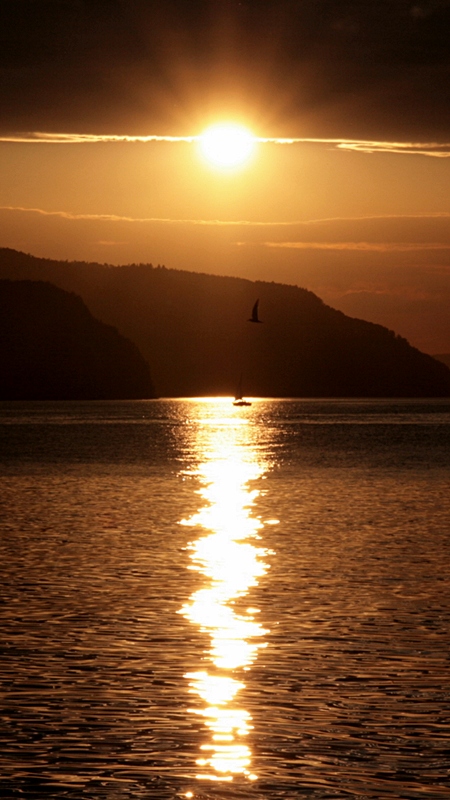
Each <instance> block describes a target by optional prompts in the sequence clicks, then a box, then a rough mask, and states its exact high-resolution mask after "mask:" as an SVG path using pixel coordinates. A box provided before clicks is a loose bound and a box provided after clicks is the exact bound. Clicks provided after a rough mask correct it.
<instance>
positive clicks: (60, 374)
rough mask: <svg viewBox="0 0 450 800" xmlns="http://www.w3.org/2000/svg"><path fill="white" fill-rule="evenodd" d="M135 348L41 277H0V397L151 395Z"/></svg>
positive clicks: (146, 371)
mask: <svg viewBox="0 0 450 800" xmlns="http://www.w3.org/2000/svg"><path fill="white" fill-rule="evenodd" d="M153 396H154V390H153V386H152V382H151V379H150V371H149V367H148V365H147V364H146V362H145V361H144V359H143V357H142V356H141V354H140V353H139V351H138V349H137V347H136V346H135V345H134V344H133V343H132V342H130V341H127V339H125V338H124V337H123V336H121V335H120V334H119V333H118V332H117V330H115V328H112V327H110V326H109V325H105V324H104V323H103V322H99V321H98V320H96V319H94V317H93V316H92V315H91V314H90V312H89V311H88V309H87V308H86V306H85V304H84V303H83V301H82V299H81V298H80V297H77V296H76V295H75V294H71V293H69V292H66V291H63V290H62V289H58V288H57V287H56V286H52V285H50V284H49V283H43V282H40V281H35V282H33V281H9V280H0V399H1V400H75V399H76V400H80V399H83V400H97V399H118V398H142V397H153Z"/></svg>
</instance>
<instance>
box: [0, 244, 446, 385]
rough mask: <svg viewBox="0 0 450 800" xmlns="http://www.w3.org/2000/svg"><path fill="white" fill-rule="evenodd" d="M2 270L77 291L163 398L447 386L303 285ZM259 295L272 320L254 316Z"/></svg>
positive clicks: (41, 264)
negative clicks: (136, 353)
mask: <svg viewBox="0 0 450 800" xmlns="http://www.w3.org/2000/svg"><path fill="white" fill-rule="evenodd" d="M0 277H8V278H14V279H32V280H45V281H50V282H51V283H53V284H55V285H57V286H59V287H61V288H63V289H66V290H69V291H73V292H76V293H77V294H79V295H80V296H81V297H82V298H83V300H84V302H85V303H86V305H87V306H88V308H89V309H90V311H91V312H92V314H94V316H95V317H97V318H98V319H100V320H102V321H103V322H105V323H107V324H109V325H114V326H116V327H117V328H118V329H119V330H120V331H121V333H122V334H123V335H125V336H126V337H127V338H129V339H131V340H132V341H133V342H134V343H135V344H136V345H137V346H138V347H139V349H140V351H141V352H142V354H143V356H144V357H145V359H146V360H147V361H148V363H149V365H150V368H151V371H152V377H153V380H154V382H155V387H156V391H157V393H158V395H159V396H166V397H180V396H181V397H182V396H198V395H209V394H234V391H235V387H236V385H237V381H238V378H239V375H240V374H241V373H242V375H243V391H244V394H246V395H255V396H266V397H314V396H315V397H427V396H428V397H439V396H441V397H442V396H450V370H449V369H448V368H447V367H446V366H445V365H444V364H443V363H441V362H438V361H436V360H435V359H433V358H432V357H431V356H429V355H426V354H425V353H421V352H420V351H419V350H417V349H416V348H414V347H411V345H410V344H409V343H408V342H407V341H406V340H405V339H403V338H402V337H400V336H397V335H396V334H395V333H394V332H393V331H390V330H388V329H387V328H384V327H382V326H381V325H375V324H373V323H370V322H365V321H363V320H358V319H353V318H350V317H347V316H346V315H345V314H343V313H342V312H340V311H336V310H335V309H332V308H330V307H329V306H326V305H325V304H324V303H323V302H322V301H321V300H320V299H319V298H318V297H317V296H316V295H314V294H313V293H312V292H309V291H307V290H306V289H300V288H298V287H296V286H287V285H284V284H277V283H267V282H260V281H256V282H255V281H249V280H245V279H242V278H230V277H221V276H216V275H207V274H202V273H195V272H185V271H180V270H170V269H165V268H164V267H153V266H152V265H151V264H129V265H126V266H121V267H114V266H109V265H107V264H96V263H92V264H90V263H86V262H61V261H54V260H49V259H42V258H36V257H34V256H31V255H27V254H24V253H20V252H17V251H15V250H9V249H1V250H0ZM258 298H259V301H260V302H259V315H260V319H261V320H262V322H263V324H261V325H252V324H250V323H248V321H247V320H248V318H249V315H250V313H251V309H252V307H253V305H254V302H255V301H256V299H258Z"/></svg>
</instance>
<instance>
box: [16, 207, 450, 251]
mask: <svg viewBox="0 0 450 800" xmlns="http://www.w3.org/2000/svg"><path fill="white" fill-rule="evenodd" d="M0 211H11V212H19V213H24V214H27V213H29V214H40V215H42V216H45V217H61V218H63V219H68V220H93V221H97V220H98V221H105V222H136V223H151V222H154V223H162V224H168V225H205V226H219V227H220V226H223V227H230V228H232V227H235V228H237V227H241V226H242V227H247V228H281V229H283V230H284V229H286V228H301V229H306V230H307V229H310V228H314V227H315V226H322V225H327V224H328V223H340V222H342V223H346V224H348V223H350V224H351V223H359V222H376V221H380V222H383V221H385V220H391V221H396V220H398V221H400V220H405V221H408V220H411V221H413V220H450V212H449V211H432V212H427V211H424V212H418V213H416V214H379V215H373V214H369V215H367V216H358V217H323V218H320V219H309V220H291V221H267V220H248V219H235V220H224V219H189V218H178V219H172V218H170V217H130V216H122V215H120V214H85V213H83V214H77V213H75V212H73V211H62V210H56V211H49V210H48V209H44V208H34V207H28V206H0ZM237 244H240V245H245V244H247V242H237ZM261 244H265V245H266V246H271V247H304V246H313V245H314V244H316V245H317V246H318V247H319V246H321V245H324V243H323V242H299V241H290V242H262V243H261ZM337 244H343V243H342V242H341V243H339V242H338V243H337ZM344 244H345V243H344ZM357 244H360V243H357ZM363 244H367V243H363ZM333 246H334V245H333ZM358 249H359V248H358Z"/></svg>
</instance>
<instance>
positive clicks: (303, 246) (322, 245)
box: [236, 242, 450, 253]
mask: <svg viewBox="0 0 450 800" xmlns="http://www.w3.org/2000/svg"><path fill="white" fill-rule="evenodd" d="M236 244H237V245H245V244H247V243H246V242H236ZM261 244H262V245H263V246H264V247H285V248H288V249H291V250H360V251H371V252H377V253H394V252H396V253H406V252H408V251H410V250H450V244H446V243H443V242H262V243H261Z"/></svg>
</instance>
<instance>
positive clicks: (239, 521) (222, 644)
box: [180, 400, 273, 782]
mask: <svg viewBox="0 0 450 800" xmlns="http://www.w3.org/2000/svg"><path fill="white" fill-rule="evenodd" d="M224 403H227V406H228V405H231V400H226V401H224V400H217V401H214V402H211V403H208V404H206V403H203V404H201V405H202V406H203V411H204V412H205V417H204V418H202V419H200V418H199V419H198V423H199V425H198V434H197V436H196V443H195V448H196V450H197V453H198V456H199V459H200V463H199V467H198V470H195V471H194V473H193V474H194V475H195V476H196V477H198V478H199V479H200V482H201V489H200V492H199V494H200V495H201V497H202V500H203V503H204V504H203V505H202V507H201V508H200V510H199V511H198V512H197V513H196V514H194V516H193V517H191V518H190V519H188V520H183V521H182V524H184V525H188V526H194V527H196V528H198V529H199V536H198V538H197V539H196V540H195V541H193V542H191V543H190V545H189V547H188V549H189V550H190V553H191V556H190V558H191V566H190V568H191V569H193V570H194V571H196V572H198V573H199V574H200V575H201V576H202V580H201V582H200V586H199V588H198V590H197V591H195V592H194V593H193V594H192V595H191V597H190V598H189V600H188V602H187V603H186V604H185V605H184V606H183V608H182V609H181V612H180V613H182V614H183V615H184V616H185V617H186V618H187V619H188V620H189V621H190V622H191V623H192V624H194V625H196V626H198V627H200V629H201V630H202V631H203V632H205V633H207V634H208V636H209V644H208V647H207V649H206V650H205V653H204V654H203V656H201V657H200V658H199V666H200V665H201V668H200V669H199V670H197V671H192V672H188V673H186V675H185V678H186V680H187V681H188V686H189V691H190V693H191V694H193V695H196V696H197V698H198V700H197V702H196V704H195V708H192V709H190V711H191V713H194V714H196V715H198V716H200V717H201V718H203V720H204V724H205V728H206V730H207V732H208V736H207V739H206V741H205V742H204V743H203V744H202V745H201V748H200V750H201V754H200V757H199V758H198V759H197V761H196V764H197V767H199V768H200V771H199V773H198V774H197V776H196V777H197V779H198V780H210V781H226V782H230V781H232V780H233V779H234V778H235V777H238V776H241V777H244V778H246V779H247V780H250V781H254V780H256V777H257V776H256V775H255V774H254V772H253V770H252V751H251V742H250V737H249V734H250V733H251V730H252V728H253V725H252V716H251V713H250V711H249V710H248V709H247V708H245V701H244V702H243V701H242V700H240V699H239V695H241V694H242V693H243V692H244V691H245V688H246V681H247V676H248V673H249V670H250V669H251V665H252V664H253V662H254V661H255V659H256V658H257V656H258V651H259V650H260V649H261V648H263V647H265V646H266V643H265V641H264V637H265V635H266V634H267V630H265V628H264V627H263V625H262V624H261V623H260V622H259V621H258V620H257V615H258V609H257V608H255V607H254V606H253V605H248V606H246V605H244V606H241V602H240V600H241V598H245V597H246V595H248V593H249V592H250V590H251V589H252V587H256V586H257V585H258V583H259V581H260V579H261V578H262V577H263V576H264V575H265V573H266V572H267V569H268V565H267V563H266V562H265V557H266V555H267V554H268V552H270V551H268V550H267V549H266V548H264V547H261V546H260V544H259V541H258V540H259V539H260V535H259V531H260V530H261V529H262V527H263V523H262V522H261V521H260V520H259V519H258V518H257V517H256V516H255V515H254V510H253V506H254V503H255V500H256V499H257V497H258V495H259V493H260V492H259V489H258V488H257V484H255V483H254V482H255V481H258V479H260V478H261V477H262V476H263V474H264V472H265V467H264V465H263V464H261V463H258V459H257V452H256V448H255V447H254V446H253V443H252V426H250V425H249V423H248V419H246V418H245V417H244V416H243V415H242V414H239V412H237V411H236V410H235V409H234V410H232V411H231V412H230V411H229V409H228V408H227V407H225V406H224ZM199 410H200V412H201V409H199ZM196 411H197V409H196ZM272 522H273V521H271V524H272ZM199 701H200V704H199Z"/></svg>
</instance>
